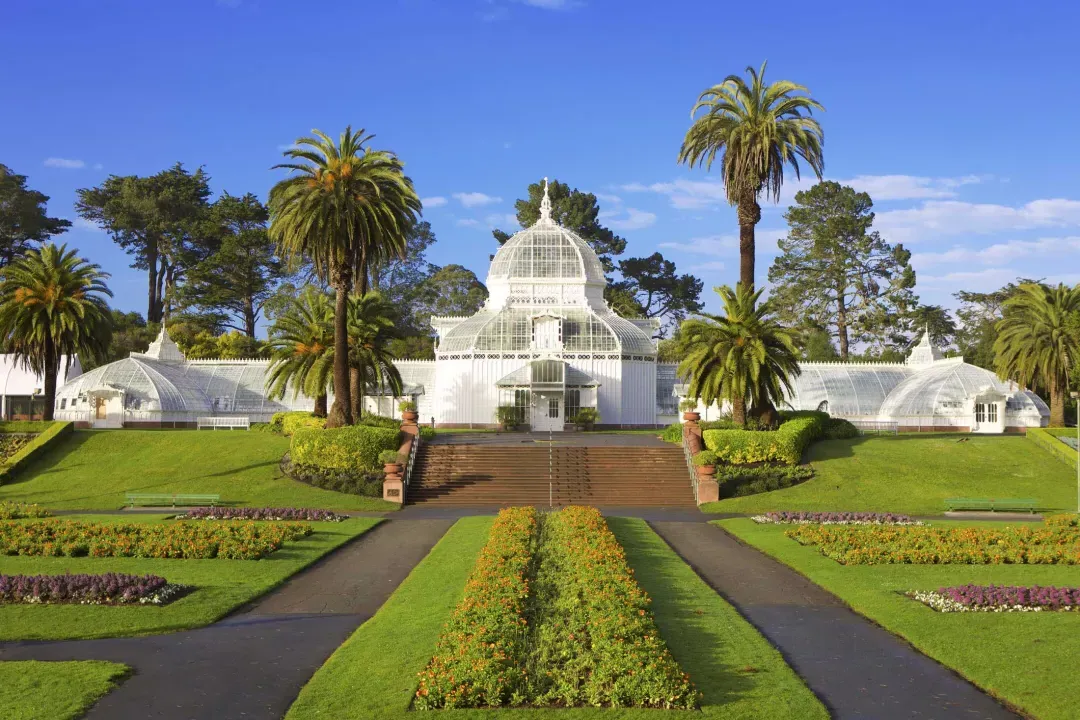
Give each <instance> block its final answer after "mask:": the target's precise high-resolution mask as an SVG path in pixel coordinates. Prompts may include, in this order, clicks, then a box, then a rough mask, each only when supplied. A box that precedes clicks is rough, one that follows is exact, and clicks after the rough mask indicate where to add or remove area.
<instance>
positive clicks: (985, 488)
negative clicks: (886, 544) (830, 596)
mask: <svg viewBox="0 0 1080 720" xmlns="http://www.w3.org/2000/svg"><path fill="white" fill-rule="evenodd" d="M962 438H966V441H965V442H958V441H959V440H960V439H962ZM807 459H808V460H809V461H810V462H812V463H813V465H814V470H815V472H816V473H817V474H816V476H815V477H814V478H813V479H812V480H808V481H807V482H805V483H803V484H801V485H796V486H795V487H791V488H787V489H785V490H776V491H773V492H769V493H762V494H760V495H750V496H748V497H741V498H729V499H727V500H721V501H720V502H716V503H709V504H707V505H705V506H703V507H702V510H704V511H705V512H716V513H719V512H739V513H744V512H762V511H766V510H878V511H889V512H900V513H912V514H919V515H928V514H940V513H941V512H943V511H944V505H943V502H942V501H943V500H945V498H950V497H1016V498H1036V499H1038V500H1039V501H1040V504H1041V506H1042V507H1043V508H1045V509H1047V510H1063V509H1068V508H1075V505H1076V475H1075V473H1074V472H1073V471H1072V470H1071V469H1070V468H1069V467H1068V466H1067V465H1065V464H1064V463H1062V462H1061V461H1060V460H1058V459H1057V458H1055V457H1053V456H1052V455H1051V454H1050V453H1048V452H1046V451H1045V450H1043V449H1042V448H1040V447H1039V446H1038V445H1036V444H1035V443H1033V442H1031V441H1030V440H1027V439H1026V438H1023V437H1013V436H1005V437H1002V436H979V435H929V436H918V435H899V436H894V437H888V436H886V437H862V438H855V439H852V440H825V441H822V442H819V443H815V444H814V445H812V446H811V447H810V450H809V452H808V455H807Z"/></svg>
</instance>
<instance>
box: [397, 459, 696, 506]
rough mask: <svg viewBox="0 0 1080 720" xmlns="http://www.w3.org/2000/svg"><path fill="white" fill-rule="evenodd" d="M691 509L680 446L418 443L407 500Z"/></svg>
mask: <svg viewBox="0 0 1080 720" xmlns="http://www.w3.org/2000/svg"><path fill="white" fill-rule="evenodd" d="M549 466H550V477H551V501H552V502H553V504H555V505H572V504H587V505H608V506H662V507H694V505H695V503H694V493H693V490H691V488H690V480H689V478H688V476H687V471H686V461H685V460H684V459H683V451H682V449H681V448H679V447H675V446H672V447H670V448H666V447H562V446H555V447H552V448H551V454H550V457H549V454H548V448H547V447H543V446H535V447H507V446H498V445H495V446H485V445H435V444H432V445H424V446H421V448H420V452H419V455H418V456H417V459H416V466H415V468H414V469H413V478H412V482H411V483H410V486H409V491H408V496H407V502H408V503H409V504H410V505H414V504H421V503H423V504H434V503H438V504H440V505H547V504H548V492H549V488H548V477H549Z"/></svg>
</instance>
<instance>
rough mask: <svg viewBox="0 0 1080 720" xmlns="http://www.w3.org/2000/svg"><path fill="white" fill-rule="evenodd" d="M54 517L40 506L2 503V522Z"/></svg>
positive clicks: (0, 507)
mask: <svg viewBox="0 0 1080 720" xmlns="http://www.w3.org/2000/svg"><path fill="white" fill-rule="evenodd" d="M50 515H52V513H51V512H49V511H48V510H46V509H45V508H43V507H41V506H40V505H36V504H30V503H20V502H7V501H5V502H0V520H19V519H21V518H43V517H49V516H50Z"/></svg>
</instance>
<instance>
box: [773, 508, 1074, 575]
mask: <svg viewBox="0 0 1080 720" xmlns="http://www.w3.org/2000/svg"><path fill="white" fill-rule="evenodd" d="M785 534H786V535H787V536H788V537H789V538H792V539H793V540H796V541H797V542H799V543H800V544H802V545H814V546H817V547H818V549H819V550H820V551H821V553H822V554H823V555H825V556H826V557H829V558H832V559H833V560H835V561H837V562H839V563H842V564H844V565H878V564H912V565H937V564H966V565H984V564H1031V565H1077V564H1080V528H1077V527H1076V521H1075V519H1073V518H1069V517H1068V516H1059V517H1055V518H1050V519H1048V520H1047V522H1046V523H1045V524H1044V526H1042V527H1035V528H1031V527H1008V526H1007V527H1001V528H997V527H992V528H976V527H926V526H923V527H850V526H826V525H800V526H798V527H796V528H793V529H791V530H787V531H786V532H785Z"/></svg>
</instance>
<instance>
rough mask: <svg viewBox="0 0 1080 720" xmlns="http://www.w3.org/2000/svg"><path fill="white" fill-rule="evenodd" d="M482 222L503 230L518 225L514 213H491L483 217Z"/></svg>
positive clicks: (514, 227)
mask: <svg viewBox="0 0 1080 720" xmlns="http://www.w3.org/2000/svg"><path fill="white" fill-rule="evenodd" d="M484 222H486V223H487V224H488V227H491V228H500V229H502V230H505V229H507V228H512V229H516V228H518V227H519V225H518V219H517V215H515V214H514V213H506V214H505V215H504V214H502V213H492V214H491V215H488V216H487V217H485V218H484Z"/></svg>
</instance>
